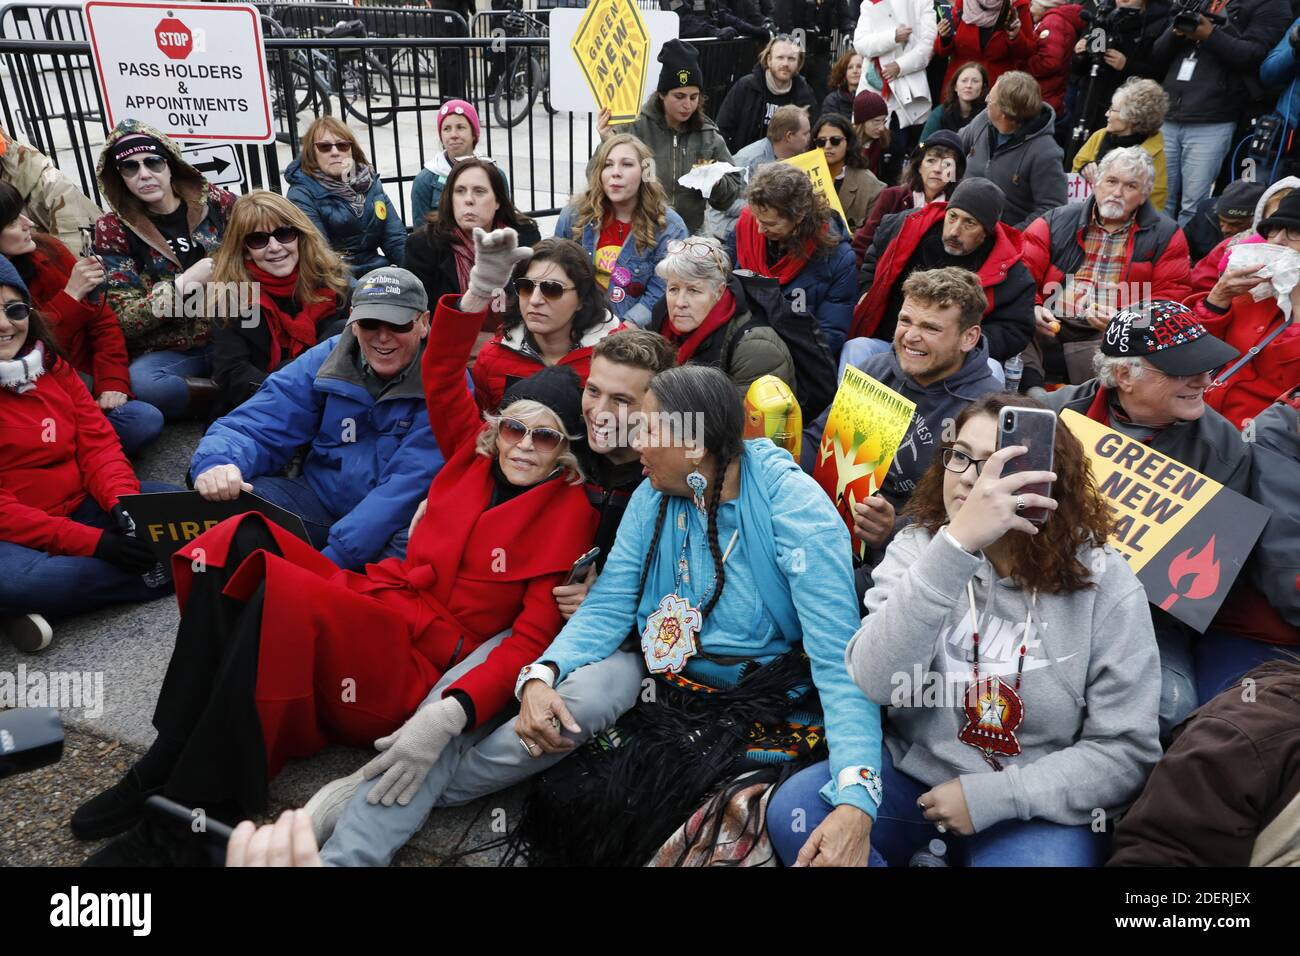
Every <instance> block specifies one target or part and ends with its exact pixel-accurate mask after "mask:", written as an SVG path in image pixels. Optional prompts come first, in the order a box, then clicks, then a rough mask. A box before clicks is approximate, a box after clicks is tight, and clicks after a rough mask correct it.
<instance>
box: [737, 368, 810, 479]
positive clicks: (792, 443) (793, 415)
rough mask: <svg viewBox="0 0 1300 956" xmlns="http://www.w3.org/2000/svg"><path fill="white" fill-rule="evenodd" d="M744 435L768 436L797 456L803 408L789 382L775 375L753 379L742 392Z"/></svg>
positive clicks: (801, 436) (748, 436) (753, 436)
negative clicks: (743, 394) (743, 393)
mask: <svg viewBox="0 0 1300 956" xmlns="http://www.w3.org/2000/svg"><path fill="white" fill-rule="evenodd" d="M745 437H746V438H770V439H772V443H773V444H774V445H777V446H779V447H781V448H784V449H785V450H786V451H788V452H789V453H790V454H791V455H793V456H794V460H795V461H798V460H799V446H800V442H801V440H802V438H803V412H802V410H800V408H799V402H798V400H797V399H796V398H795V397H794V392H792V391H790V386H789V385H787V384H785V382H783V381H782V380H781V379H779V378H777V377H776V376H775V375H764V376H763V377H762V378H756V379H754V383H753V384H752V385H750V386H749V391H747V392H746V393H745Z"/></svg>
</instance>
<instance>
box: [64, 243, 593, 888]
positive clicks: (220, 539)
mask: <svg viewBox="0 0 1300 956" xmlns="http://www.w3.org/2000/svg"><path fill="white" fill-rule="evenodd" d="M516 241H517V240H516V236H515V233H514V231H513V230H509V229H505V230H500V231H498V232H494V233H491V234H484V233H483V232H482V230H478V229H476V230H475V235H474V242H475V247H476V249H475V264H474V269H473V271H472V272H471V273H470V280H469V287H468V289H467V291H466V293H465V295H464V296H463V297H462V298H461V300H460V303H459V305H460V308H459V309H457V308H456V307H455V306H456V300H455V299H454V298H453V297H451V296H444V297H443V299H442V301H441V302H439V303H438V307H437V311H436V314H435V317H434V321H433V331H432V333H431V335H430V336H429V341H430V342H432V343H436V347H432V346H431V347H429V348H427V349H426V351H425V353H424V359H423V364H422V372H421V374H422V376H423V384H424V389H425V395H426V398H427V400H428V408H429V418H430V424H431V425H432V427H433V431H434V435H435V436H436V437H437V439H438V445H439V447H441V448H442V449H443V450H444V452H446V454H447V464H446V465H445V466H444V467H443V469H442V470H441V471H440V472H439V473H438V476H437V478H435V479H434V481H433V484H432V485H431V486H430V489H429V495H428V498H427V499H426V509H427V511H426V515H425V517H424V518H423V519H422V520H420V521H419V522H418V523H416V524H415V526H414V529H413V531H412V534H411V543H410V547H409V549H408V551H407V556H406V558H405V559H404V560H399V559H396V558H389V559H387V560H385V561H382V562H380V563H379V564H371V565H368V566H367V568H366V571H365V573H364V574H356V573H353V572H350V571H342V570H340V569H338V568H337V567H335V566H334V565H333V564H332V563H331V562H330V561H329V560H327V559H326V558H324V557H323V556H322V555H321V554H320V553H319V552H317V551H316V550H315V549H313V548H311V547H310V546H308V545H307V544H305V543H304V542H302V541H300V540H298V539H297V538H295V537H293V536H292V535H290V534H288V533H286V532H284V531H282V530H281V529H279V528H277V527H274V526H270V525H268V524H267V523H266V522H264V521H263V519H262V518H261V517H260V516H257V515H244V516H241V517H237V518H232V519H230V520H228V521H225V522H222V523H221V524H220V525H218V526H217V527H215V528H213V529H212V530H211V531H209V532H208V533H206V534H204V535H201V536H200V537H198V538H196V539H195V540H194V541H193V542H191V544H190V546H189V547H187V548H186V549H184V550H182V551H181V552H178V554H177V555H176V557H175V558H174V570H175V573H176V578H177V597H178V598H179V600H180V604H181V609H182V613H181V624H180V629H179V631H178V633H177V642H176V651H175V653H174V654H173V655H172V660H171V664H170V665H169V667H168V671H167V676H166V678H165V680H164V683H163V688H162V692H161V694H160V696H159V701H158V707H157V710H156V712H155V714H154V724H155V726H156V727H157V728H158V732H159V734H158V739H157V740H156V741H155V743H154V745H153V746H152V747H151V748H150V749H149V752H148V753H147V754H145V756H144V757H143V758H142V759H141V760H140V761H139V762H138V763H137V764H136V765H135V766H134V767H132V768H131V770H130V771H128V773H127V775H126V777H125V778H124V779H123V780H122V781H121V782H120V783H118V784H116V785H115V786H114V787H112V788H110V789H109V790H107V791H105V792H104V793H102V794H100V795H99V796H98V797H95V798H94V799H93V800H91V801H89V802H88V803H86V804H84V805H83V806H82V807H81V808H80V809H79V810H78V811H77V813H76V815H75V816H74V817H73V821H72V825H73V832H74V833H75V834H76V835H77V836H79V837H82V838H85V839H91V838H95V837H101V836H107V835H111V834H114V833H119V832H122V831H123V830H126V829H127V828H129V827H131V826H132V825H133V824H134V823H136V821H137V820H139V819H140V817H141V814H142V808H143V805H144V801H145V799H146V798H147V797H148V796H149V795H150V794H152V793H158V792H165V793H166V795H167V796H169V797H171V798H172V799H175V800H177V801H179V802H182V803H185V804H187V805H191V806H201V807H203V808H204V809H205V810H206V811H207V812H208V813H209V814H213V815H216V816H217V817H218V818H220V817H222V816H226V815H230V816H229V818H230V819H240V818H242V817H243V816H247V815H249V814H250V813H255V812H258V811H260V810H261V809H262V808H263V807H264V806H265V802H266V789H267V782H268V781H269V780H270V778H272V777H274V776H275V774H276V773H277V772H278V771H279V769H280V767H281V766H282V765H283V763H284V761H285V760H287V759H290V758H296V757H306V756H309V755H311V754H313V753H315V752H316V751H318V750H320V749H321V748H322V747H323V746H325V745H326V744H327V743H343V744H350V745H352V746H369V745H370V744H371V742H374V743H375V745H376V746H377V747H378V748H379V749H380V750H383V751H384V753H383V754H382V755H381V756H380V757H379V758H376V761H377V762H379V763H381V764H382V771H383V773H384V778H383V780H382V781H381V782H382V784H383V785H384V789H385V792H389V800H390V802H391V800H392V799H394V798H400V797H401V796H402V795H404V794H406V793H407V792H408V790H409V791H410V792H414V790H415V788H417V787H418V785H419V783H420V782H421V781H422V780H423V779H424V776H425V773H427V770H428V767H429V766H431V765H432V763H433V761H434V760H436V759H437V757H438V755H439V753H441V750H442V748H443V746H445V745H446V743H447V741H448V740H450V739H451V738H452V737H453V736H455V735H456V734H459V733H461V732H462V731H467V730H471V729H473V728H475V727H477V726H478V725H480V724H482V723H483V722H485V721H490V720H491V719H492V718H493V717H494V716H495V715H496V714H497V712H498V711H500V710H501V708H502V707H504V706H505V705H506V704H507V703H508V702H510V701H511V700H512V698H513V690H514V681H515V678H516V676H517V675H518V673H519V670H520V669H521V668H522V667H523V666H524V665H525V664H527V663H530V662H531V661H533V660H535V659H536V658H537V657H538V655H539V654H540V653H541V652H542V651H543V650H544V649H545V648H546V646H547V645H548V644H549V643H550V641H551V640H552V638H554V637H555V635H556V634H557V633H558V632H559V630H560V627H561V625H562V624H563V620H562V618H561V616H560V611H559V609H558V607H557V606H556V604H555V600H554V597H553V596H552V594H551V589H552V588H554V587H556V586H558V585H560V584H562V583H563V581H564V576H565V573H566V572H567V571H568V570H569V568H570V566H571V565H572V563H573V561H574V559H576V558H577V557H578V556H579V555H580V554H582V552H583V551H584V550H586V549H587V548H588V547H590V544H591V541H592V538H593V536H594V534H595V530H596V523H597V513H596V511H595V510H593V509H592V507H591V506H590V505H589V504H588V503H587V497H586V492H585V491H584V490H583V486H582V483H581V482H582V476H581V471H580V469H579V467H578V462H577V459H576V457H575V456H574V452H573V447H572V445H573V442H574V441H576V440H577V436H581V435H583V434H585V433H584V426H583V422H582V412H581V388H580V386H579V384H578V377H577V375H576V374H575V373H574V372H573V371H572V369H567V368H556V369H548V370H546V371H545V372H541V373H539V374H537V375H534V376H532V377H530V378H528V379H525V380H523V381H521V382H518V383H516V384H514V385H512V386H511V387H510V388H509V389H508V390H507V392H506V407H505V409H504V411H503V414H502V417H501V418H490V419H489V420H488V423H487V424H486V425H485V424H483V423H482V422H481V421H480V418H479V412H478V408H477V406H476V405H475V403H474V399H473V397H472V396H471V395H470V393H469V390H468V389H467V388H466V386H465V379H464V374H465V373H464V369H465V361H466V358H467V357H468V355H469V351H470V347H471V346H472V345H473V343H474V340H475V338H476V336H477V334H478V330H479V328H480V327H481V325H482V322H483V318H484V312H485V311H486V310H487V308H488V307H489V306H490V304H491V302H492V299H493V293H494V291H498V292H499V290H500V289H501V287H503V286H504V285H506V283H507V282H508V280H509V278H510V272H511V269H512V267H513V266H514V264H515V263H516V262H517V261H519V260H520V259H525V260H526V259H527V258H528V256H527V253H528V250H527V249H517V248H516ZM569 436H575V437H574V438H570V437H569ZM196 565H198V566H199V567H201V568H202V569H203V571H204V573H198V574H196V573H193V570H194V568H195V566H196ZM507 630H508V631H510V633H509V635H508V636H505V637H504V638H503V639H501V640H500V642H499V643H498V644H497V645H496V646H495V647H494V648H493V650H492V651H491V652H490V653H488V654H487V656H486V657H485V659H484V660H483V662H482V663H481V664H479V665H478V666H477V667H474V668H472V669H470V670H469V671H467V672H466V673H465V674H464V675H463V676H462V677H461V678H459V679H458V680H456V681H453V682H452V683H451V684H450V686H448V687H445V688H444V689H443V691H442V695H441V697H440V699H438V700H434V701H429V702H427V704H426V705H425V706H424V707H422V708H420V709H419V711H418V712H417V707H419V706H420V704H421V702H422V701H424V700H425V697H426V696H427V695H428V694H429V691H430V689H431V688H433V687H434V685H435V684H437V683H438V681H439V679H440V678H441V677H442V675H443V673H444V672H445V671H447V670H449V669H450V668H452V667H453V666H454V665H455V664H456V663H457V662H458V661H461V660H463V659H464V658H465V657H467V656H468V655H469V654H471V653H472V652H473V651H475V649H477V648H478V647H479V646H480V645H481V644H485V643H488V642H489V641H493V640H494V635H499V634H500V633H501V632H503V631H507ZM413 715H414V716H413ZM408 717H409V718H410V720H407V718H408ZM404 721H405V722H406V723H405V726H404V724H403V722H404ZM399 729H402V731H403V733H402V734H397V733H395V731H398V730H399ZM408 730H409V731H410V732H409V733H408V732H407V731H408ZM376 738H379V739H376ZM390 791H391V792H390ZM407 799H409V796H407ZM154 840H155V838H154V835H153V834H152V833H151V830H150V828H149V827H148V826H147V825H145V824H141V825H140V826H138V827H136V828H135V829H134V830H132V831H131V833H129V834H128V835H127V836H125V837H123V838H122V839H121V840H118V841H116V842H115V843H113V844H110V845H109V846H108V847H106V848H105V849H104V850H102V851H101V852H100V853H99V854H97V856H96V858H95V862H96V863H99V864H102V865H119V864H124V863H130V862H139V861H143V860H156V859H157V858H158V856H157V853H158V851H157V848H156V844H155V842H154ZM151 847H152V849H151Z"/></svg>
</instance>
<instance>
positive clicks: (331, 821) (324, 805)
mask: <svg viewBox="0 0 1300 956" xmlns="http://www.w3.org/2000/svg"><path fill="white" fill-rule="evenodd" d="M363 782H364V778H363V777H362V776H361V771H360V770H358V771H357V772H356V773H353V774H349V775H348V776H346V777H339V779H337V780H332V781H330V782H329V783H327V784H325V786H323V787H321V788H320V789H319V790H317V791H316V793H315V795H314V796H313V797H312V798H311V799H310V800H308V801H307V806H305V807H303V809H304V810H306V811H307V815H308V816H309V817H311V829H312V832H313V833H315V834H316V845H317V846H324V845H325V841H326V840H328V839H329V838H330V834H332V833H333V832H334V827H336V826H337V825H338V822H339V817H341V816H342V815H343V809H344V808H345V807H346V806H347V805H348V801H350V800H351V799H352V798H353V797H354V796H355V795H356V792H357V789H358V788H359V787H360V786H361V784H362V783H363Z"/></svg>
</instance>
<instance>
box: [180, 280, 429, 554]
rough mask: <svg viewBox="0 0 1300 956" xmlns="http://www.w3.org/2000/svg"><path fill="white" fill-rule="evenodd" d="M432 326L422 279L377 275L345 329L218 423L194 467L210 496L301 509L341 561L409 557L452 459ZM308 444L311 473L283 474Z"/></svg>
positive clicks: (318, 541)
mask: <svg viewBox="0 0 1300 956" xmlns="http://www.w3.org/2000/svg"><path fill="white" fill-rule="evenodd" d="M428 333H429V311H428V297H427V296H426V295H425V292H424V286H423V285H422V284H421V283H420V280H419V279H417V278H416V277H415V276H414V275H412V274H411V273H410V272H407V271H406V270H405V269H398V268H395V267H386V268H383V269H376V270H375V271H373V272H370V273H367V274H366V275H365V276H363V277H362V279H361V281H360V283H359V284H358V285H357V289H356V291H355V292H354V293H353V295H352V313H351V315H350V316H349V317H348V324H347V326H346V327H345V328H344V330H343V333H342V334H341V335H336V336H334V337H333V338H331V339H327V340H326V341H324V342H321V343H319V344H318V345H316V346H315V347H313V348H312V349H310V350H308V351H307V352H304V353H303V354H302V355H300V356H298V358H297V359H295V360H294V361H293V362H291V363H290V364H289V365H286V366H285V367H284V368H282V369H280V370H279V371H278V372H276V373H274V374H273V375H271V376H270V377H269V378H267V379H266V381H265V382H263V383H262V387H261V388H260V389H258V391H257V394H255V395H254V396H253V397H252V398H251V399H249V400H248V401H247V402H245V403H244V404H243V405H241V406H239V407H238V408H236V409H235V410H234V411H233V412H231V413H230V414H229V415H226V416H225V417H224V418H220V419H218V420H217V421H216V422H215V423H214V424H213V425H212V427H211V428H210V429H208V433H207V434H206V435H204V436H203V440H202V441H200V442H199V447H198V449H197V450H196V451H195V453H194V460H193V461H192V462H191V464H190V476H191V478H192V480H193V482H194V489H195V490H196V491H198V492H199V494H201V495H203V497H205V498H207V499H209V500H211V501H230V500H232V499H234V498H236V497H238V495H239V494H240V492H243V491H249V492H252V493H253V494H256V495H258V496H259V497H261V498H265V499H266V500H267V501H270V502H272V503H274V504H277V505H279V506H280V507H282V508H285V509H287V510H289V511H292V512H293V513H294V514H296V515H298V516H299V517H301V518H302V519H303V522H304V523H305V524H306V526H307V531H308V533H309V534H310V536H311V540H312V543H313V544H314V545H315V546H316V547H318V548H321V549H322V551H323V553H324V555H325V556H326V557H327V558H329V559H330V560H331V561H333V562H334V563H335V564H337V565H339V566H340V567H342V568H349V569H353V570H359V569H360V568H362V567H363V566H364V565H365V564H367V563H368V562H371V561H377V560H379V559H380V558H385V557H394V556H396V557H403V556H404V555H405V552H406V530H407V527H408V525H409V523H410V521H411V516H412V515H413V514H414V513H415V508H416V506H417V505H418V504H419V502H420V499H421V498H423V497H424V496H425V494H427V493H428V490H429V484H430V482H432V481H433V476H434V475H436V474H437V473H438V469H440V468H441V467H442V464H443V456H442V452H441V451H440V450H439V448H438V443H437V441H435V440H434V437H433V432H432V430H431V429H430V428H429V415H428V410H427V408H426V406H425V397H424V389H423V386H422V385H421V382H420V356H421V354H422V352H423V349H424V339H425V336H426V335H428ZM303 445H310V446H311V447H310V449H309V450H308V452H307V456H306V459H305V460H304V462H303V467H302V474H301V475H300V476H298V477H295V478H288V477H283V476H281V475H279V474H278V473H279V472H280V471H281V469H283V468H284V466H285V465H286V464H287V463H288V462H289V460H290V459H291V458H292V457H293V455H294V453H295V452H296V451H297V450H298V448H300V447H301V446H303Z"/></svg>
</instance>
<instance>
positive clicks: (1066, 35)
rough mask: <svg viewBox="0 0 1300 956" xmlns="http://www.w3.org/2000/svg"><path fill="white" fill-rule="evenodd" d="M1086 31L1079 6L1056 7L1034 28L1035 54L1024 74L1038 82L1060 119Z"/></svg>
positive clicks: (1045, 100) (1044, 99)
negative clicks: (1072, 67) (1072, 63)
mask: <svg viewBox="0 0 1300 956" xmlns="http://www.w3.org/2000/svg"><path fill="white" fill-rule="evenodd" d="M1083 27H1084V22H1083V7H1082V6H1080V5H1079V4H1077V3H1065V4H1062V5H1061V6H1059V7H1053V8H1052V9H1051V10H1048V11H1047V12H1046V13H1044V14H1043V19H1041V20H1039V21H1038V23H1037V24H1035V25H1034V44H1035V46H1034V52H1033V55H1032V56H1030V57H1028V58H1027V59H1026V60H1025V66H1024V70H1025V72H1026V73H1028V74H1029V75H1030V76H1032V77H1033V78H1034V79H1036V80H1037V81H1038V86H1039V88H1040V89H1041V90H1042V93H1043V102H1044V103H1046V104H1047V105H1048V106H1050V107H1051V108H1052V109H1054V110H1056V115H1057V116H1058V117H1059V116H1060V115H1061V107H1062V106H1064V104H1065V88H1066V86H1068V85H1069V83H1070V61H1071V60H1072V59H1073V58H1074V45H1075V43H1077V42H1078V41H1079V36H1080V31H1082V30H1083Z"/></svg>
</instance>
